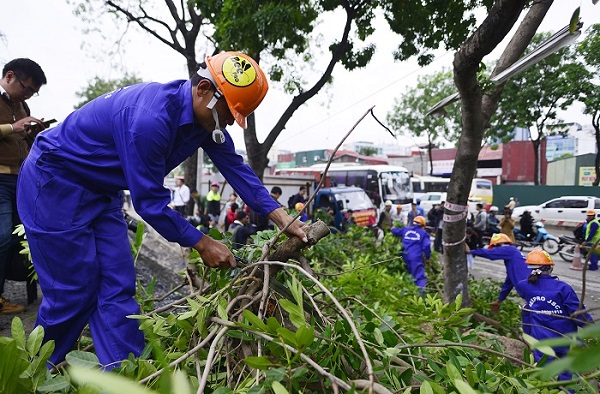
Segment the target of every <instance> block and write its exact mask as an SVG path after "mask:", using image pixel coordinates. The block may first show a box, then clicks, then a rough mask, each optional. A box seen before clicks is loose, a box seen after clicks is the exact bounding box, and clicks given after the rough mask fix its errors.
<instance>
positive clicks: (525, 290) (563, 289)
mask: <svg viewBox="0 0 600 394" xmlns="http://www.w3.org/2000/svg"><path fill="white" fill-rule="evenodd" d="M516 289H517V291H518V292H519V294H521V295H522V297H523V298H524V299H525V308H526V309H529V310H531V311H534V312H528V313H529V319H528V321H529V324H530V328H529V330H530V335H531V336H533V337H534V338H536V339H538V340H542V339H547V338H555V337H559V336H561V335H564V334H569V333H573V332H576V331H577V327H578V326H579V327H581V326H583V325H585V324H586V322H592V317H591V316H590V315H589V314H588V313H584V314H582V315H578V317H577V318H576V319H574V320H573V319H566V318H565V317H568V316H571V315H572V314H573V313H575V312H576V311H577V310H578V309H579V298H578V297H577V294H575V291H574V290H573V288H572V287H571V286H570V285H569V284H567V283H565V282H563V281H561V280H558V278H556V277H555V276H551V275H548V274H542V275H540V276H539V277H538V280H537V282H536V283H529V282H528V281H527V280H522V281H520V282H519V283H517V284H516ZM584 309H585V307H584ZM536 312H537V313H536ZM560 350H564V351H566V348H565V349H560Z"/></svg>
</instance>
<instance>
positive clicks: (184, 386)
mask: <svg viewBox="0 0 600 394" xmlns="http://www.w3.org/2000/svg"><path fill="white" fill-rule="evenodd" d="M192 392H193V391H192V386H190V383H189V380H188V377H187V375H186V374H185V373H183V372H182V371H181V370H179V369H178V370H176V371H175V372H174V373H173V379H172V380H171V393H177V394H192Z"/></svg>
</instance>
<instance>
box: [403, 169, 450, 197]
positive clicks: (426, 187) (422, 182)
mask: <svg viewBox="0 0 600 394" xmlns="http://www.w3.org/2000/svg"><path fill="white" fill-rule="evenodd" d="M410 181H411V183H412V187H413V193H414V196H415V198H418V197H420V196H421V195H423V194H425V193H429V192H439V193H446V192H447V191H448V183H449V182H450V178H442V177H439V176H426V175H413V176H412V178H411V179H410Z"/></svg>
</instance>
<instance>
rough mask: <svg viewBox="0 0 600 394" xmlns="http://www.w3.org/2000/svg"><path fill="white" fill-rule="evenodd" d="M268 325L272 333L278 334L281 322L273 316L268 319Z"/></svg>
mask: <svg viewBox="0 0 600 394" xmlns="http://www.w3.org/2000/svg"><path fill="white" fill-rule="evenodd" d="M267 326H268V327H269V332H270V333H272V334H277V330H278V329H280V328H281V324H279V322H278V321H277V319H275V318H274V317H272V316H271V317H269V318H268V319H267Z"/></svg>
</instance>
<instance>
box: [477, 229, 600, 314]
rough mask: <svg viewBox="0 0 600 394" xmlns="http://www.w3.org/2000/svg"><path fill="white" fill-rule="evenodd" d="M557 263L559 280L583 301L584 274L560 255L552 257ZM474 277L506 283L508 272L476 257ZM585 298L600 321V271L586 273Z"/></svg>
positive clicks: (556, 232)
mask: <svg viewBox="0 0 600 394" xmlns="http://www.w3.org/2000/svg"><path fill="white" fill-rule="evenodd" d="M547 229H548V231H549V232H550V233H551V234H553V235H560V234H568V235H571V232H570V230H568V229H567V230H565V229H559V228H551V227H547ZM531 250H532V249H524V250H523V254H525V255H527V253H528V252H530V251H531ZM552 259H553V261H554V263H555V265H554V273H553V275H556V276H558V277H559V279H561V280H563V281H565V282H567V283H568V284H570V285H571V286H572V287H573V289H574V290H575V292H576V293H577V295H578V296H579V298H580V299H581V294H582V289H583V283H584V282H583V272H582V271H574V270H571V269H570V268H569V267H570V266H571V263H568V262H566V261H564V260H563V259H561V258H560V256H559V255H558V254H555V255H553V256H552ZM473 275H474V276H475V278H477V279H481V278H492V279H495V280H499V281H504V278H506V270H505V269H504V264H503V263H502V262H499V261H490V260H487V259H484V258H480V257H476V258H475V260H474V262H473ZM585 283H586V287H585V298H584V303H585V306H586V307H587V308H588V309H594V308H596V309H595V310H592V311H590V314H591V315H592V317H593V318H594V320H598V319H600V270H599V271H586V274H585Z"/></svg>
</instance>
